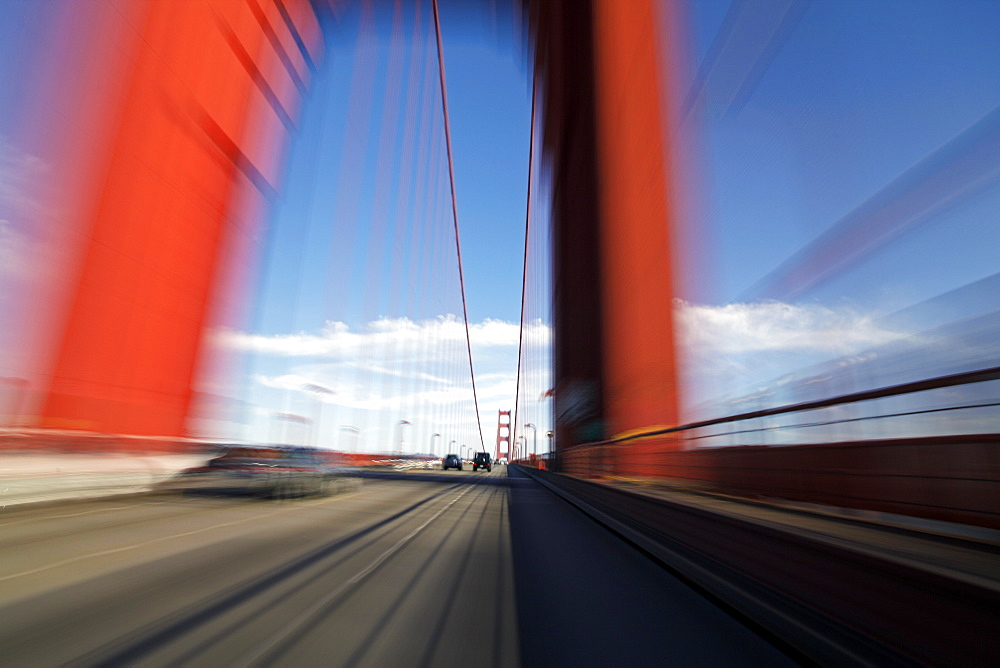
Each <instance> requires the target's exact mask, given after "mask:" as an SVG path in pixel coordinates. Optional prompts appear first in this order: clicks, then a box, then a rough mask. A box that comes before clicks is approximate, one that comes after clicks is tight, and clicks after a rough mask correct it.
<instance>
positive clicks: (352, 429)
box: [340, 424, 361, 452]
mask: <svg viewBox="0 0 1000 668" xmlns="http://www.w3.org/2000/svg"><path fill="white" fill-rule="evenodd" d="M340 431H346V432H350V433H352V434H354V451H355V452H357V451H358V440H359V439H360V437H361V430H360V429H358V428H357V427H355V426H354V425H351V424H342V425H340ZM341 449H345V448H341Z"/></svg>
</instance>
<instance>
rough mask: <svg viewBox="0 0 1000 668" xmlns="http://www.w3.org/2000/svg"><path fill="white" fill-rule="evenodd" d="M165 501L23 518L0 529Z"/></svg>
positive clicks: (155, 504) (160, 504) (140, 506)
mask: <svg viewBox="0 0 1000 668" xmlns="http://www.w3.org/2000/svg"><path fill="white" fill-rule="evenodd" d="M164 503H167V502H166V501H156V502H154V503H133V504H132V505H128V506H115V507H114V508H95V509H94V510H84V511H83V512H79V513H67V514H65V515H52V516H50V517H25V518H24V519H21V520H16V521H14V522H7V523H6V524H0V529H2V528H3V527H9V526H14V525H15V524H24V523H25V522H47V521H48V520H61V519H64V518H66V517H80V516H81V515H92V514H93V513H109V512H111V511H112V510H127V509H130V508H145V507H147V506H162V505H163V504H164Z"/></svg>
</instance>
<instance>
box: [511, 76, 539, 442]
mask: <svg viewBox="0 0 1000 668" xmlns="http://www.w3.org/2000/svg"><path fill="white" fill-rule="evenodd" d="M537 86H538V78H537V77H536V76H534V75H532V77H531V134H530V139H529V140H528V195H527V204H526V205H525V211H524V266H523V267H522V269H521V326H520V327H519V328H518V334H517V382H516V383H515V386H514V429H515V430H516V429H517V425H518V422H517V414H518V412H519V410H520V403H519V402H520V398H521V364H522V361H523V359H524V357H523V356H524V311H525V302H526V301H527V299H526V296H525V295H526V293H527V290H528V237H529V235H530V233H531V178H532V170H533V167H534V165H535V98H536V95H537V93H536V88H537ZM512 435H513V434H512ZM515 442H516V440H515ZM511 445H513V444H511ZM525 449H527V448H525Z"/></svg>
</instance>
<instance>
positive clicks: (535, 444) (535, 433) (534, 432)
mask: <svg viewBox="0 0 1000 668" xmlns="http://www.w3.org/2000/svg"><path fill="white" fill-rule="evenodd" d="M528 427H531V438H532V446H531V448H532V454H534V455H535V456H536V457H537V456H538V429H536V428H535V425H533V424H531V423H530V422H529V423H528V424H526V425H524V428H525V429H527V428H528Z"/></svg>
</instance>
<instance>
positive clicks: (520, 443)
mask: <svg viewBox="0 0 1000 668" xmlns="http://www.w3.org/2000/svg"><path fill="white" fill-rule="evenodd" d="M526 440H527V439H526V438H525V437H524V435H523V434H522V435H521V436H518V437H517V454H518V455H519V456H521V457H524V451H525V450H527V449H528V448H527V447H526V446H525V445H524V442H525V441H526Z"/></svg>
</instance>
